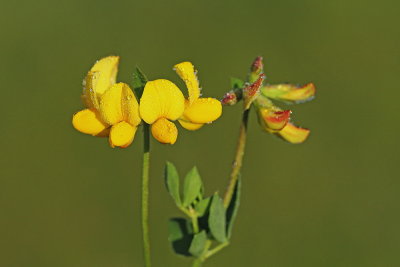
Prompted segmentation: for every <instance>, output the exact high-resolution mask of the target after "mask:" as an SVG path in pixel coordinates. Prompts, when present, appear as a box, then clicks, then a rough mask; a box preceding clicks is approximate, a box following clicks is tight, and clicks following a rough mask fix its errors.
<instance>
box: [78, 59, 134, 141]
mask: <svg viewBox="0 0 400 267" xmlns="http://www.w3.org/2000/svg"><path fill="white" fill-rule="evenodd" d="M118 63H119V57H116V56H109V57H106V58H103V59H101V60H99V61H97V62H96V63H95V64H94V66H93V67H92V68H91V69H90V71H89V72H88V74H87V75H86V78H85V80H84V84H83V94H82V100H83V102H84V104H85V106H86V107H87V108H86V109H84V110H81V111H79V112H77V113H75V114H74V116H73V118H72V125H73V126H74V128H75V129H76V130H78V131H80V132H82V133H85V134H90V135H93V136H103V137H104V136H106V137H107V136H108V137H109V143H110V145H111V146H112V147H116V146H117V147H127V146H129V145H130V144H131V143H132V141H133V139H134V137H135V133H136V130H137V126H138V125H139V124H140V121H141V119H140V117H139V106H138V102H137V100H136V97H135V95H134V93H133V92H132V90H131V89H130V88H129V86H128V85H127V84H125V83H116V76H117V71H118Z"/></svg>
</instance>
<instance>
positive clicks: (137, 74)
mask: <svg viewBox="0 0 400 267" xmlns="http://www.w3.org/2000/svg"><path fill="white" fill-rule="evenodd" d="M147 81H148V80H147V77H146V75H144V73H143V72H142V70H141V69H140V68H139V67H136V68H135V71H134V72H133V82H132V85H133V90H134V92H135V94H136V96H137V97H138V99H140V98H141V97H142V94H143V89H144V86H145V85H146V83H147Z"/></svg>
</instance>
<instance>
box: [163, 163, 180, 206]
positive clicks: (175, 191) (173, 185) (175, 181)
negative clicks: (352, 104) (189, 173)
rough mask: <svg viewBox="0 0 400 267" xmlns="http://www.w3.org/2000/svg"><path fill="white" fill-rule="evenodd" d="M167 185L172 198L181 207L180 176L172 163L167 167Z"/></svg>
mask: <svg viewBox="0 0 400 267" xmlns="http://www.w3.org/2000/svg"><path fill="white" fill-rule="evenodd" d="M165 184H166V186H167V190H168V192H169V194H170V195H171V197H172V198H173V199H174V201H175V204H176V205H177V206H181V204H182V202H181V197H180V194H179V174H178V172H177V170H176V168H175V166H174V164H172V163H171V162H167V164H166V165H165Z"/></svg>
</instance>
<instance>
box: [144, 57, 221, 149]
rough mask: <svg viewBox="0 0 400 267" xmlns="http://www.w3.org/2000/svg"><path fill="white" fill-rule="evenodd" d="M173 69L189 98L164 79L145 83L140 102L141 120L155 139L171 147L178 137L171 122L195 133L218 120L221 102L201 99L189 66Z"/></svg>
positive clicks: (197, 85)
mask: <svg viewBox="0 0 400 267" xmlns="http://www.w3.org/2000/svg"><path fill="white" fill-rule="evenodd" d="M175 70H176V71H177V73H178V75H179V76H180V77H181V78H182V79H183V80H184V82H185V84H186V86H187V88H188V92H189V94H188V99H185V97H184V96H183V94H182V92H181V90H179V88H178V87H177V86H176V85H175V84H174V83H172V82H171V81H168V80H165V79H159V80H154V81H149V82H147V83H146V86H145V88H144V91H143V95H142V97H141V99H140V108H139V109H140V116H141V118H142V119H143V120H144V121H145V122H146V123H148V124H151V132H152V134H153V136H154V138H155V139H157V140H158V141H159V142H161V143H165V144H174V143H175V142H176V139H177V137H178V129H177V128H176V125H175V124H174V123H173V122H172V121H175V120H179V123H180V124H181V125H182V126H183V127H184V128H186V129H188V130H197V129H199V128H201V127H202V126H203V125H204V124H205V123H211V122H213V121H215V120H216V119H218V118H219V117H220V116H221V113H222V106H221V103H220V101H218V100H217V99H214V98H201V97H200V87H199V82H198V80H197V77H196V74H195V71H194V67H193V65H192V63H190V62H182V63H180V64H177V65H175Z"/></svg>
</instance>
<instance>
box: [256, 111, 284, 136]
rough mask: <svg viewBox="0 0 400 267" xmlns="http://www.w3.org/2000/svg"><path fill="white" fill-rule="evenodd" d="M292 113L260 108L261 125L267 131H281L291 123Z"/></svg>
mask: <svg viewBox="0 0 400 267" xmlns="http://www.w3.org/2000/svg"><path fill="white" fill-rule="evenodd" d="M290 113H291V111H290V110H284V111H282V110H271V109H265V108H260V109H259V119H260V123H261V125H262V126H263V127H264V128H265V130H267V131H280V130H282V129H283V127H285V126H286V124H287V123H288V122H289V118H290Z"/></svg>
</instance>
